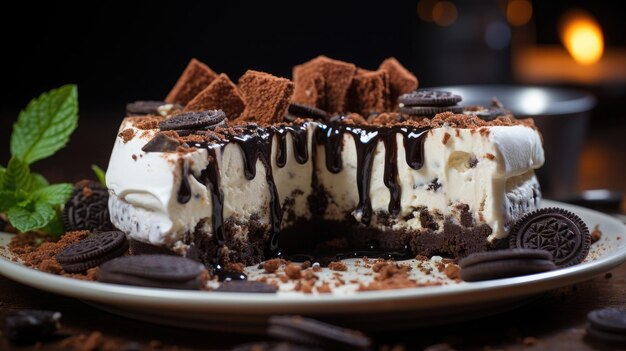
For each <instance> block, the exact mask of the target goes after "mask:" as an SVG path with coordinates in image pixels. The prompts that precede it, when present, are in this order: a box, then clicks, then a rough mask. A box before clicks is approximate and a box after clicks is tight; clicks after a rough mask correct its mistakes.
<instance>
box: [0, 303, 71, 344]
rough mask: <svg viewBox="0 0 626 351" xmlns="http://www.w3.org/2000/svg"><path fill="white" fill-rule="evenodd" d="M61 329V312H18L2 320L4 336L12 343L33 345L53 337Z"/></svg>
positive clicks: (11, 313)
mask: <svg viewBox="0 0 626 351" xmlns="http://www.w3.org/2000/svg"><path fill="white" fill-rule="evenodd" d="M60 327H61V312H56V311H45V310H19V311H13V312H10V313H9V314H8V315H7V316H6V317H5V319H4V335H5V336H6V337H7V339H9V340H10V341H11V342H14V343H34V342H37V341H42V340H43V339H45V338H48V337H50V336H51V335H53V334H54V333H55V332H56V331H57V330H59V328H60Z"/></svg>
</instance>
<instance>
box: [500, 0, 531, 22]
mask: <svg viewBox="0 0 626 351" xmlns="http://www.w3.org/2000/svg"><path fill="white" fill-rule="evenodd" d="M532 16H533V5H532V4H531V3H530V1H529V0H510V1H509V3H508V4H507V5H506V19H507V21H509V23H510V24H512V25H514V26H523V25H525V24H526V23H528V21H530V18H531V17H532Z"/></svg>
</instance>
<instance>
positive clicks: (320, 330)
mask: <svg viewBox="0 0 626 351" xmlns="http://www.w3.org/2000/svg"><path fill="white" fill-rule="evenodd" d="M267 332H268V334H269V335H270V336H272V337H274V338H278V339H281V340H285V341H291V342H296V343H300V344H305V345H311V346H315V347H320V348H322V349H324V350H370V349H371V347H372V340H371V339H370V338H369V337H367V336H366V335H364V334H362V333H361V332H358V331H355V330H351V329H345V328H341V327H338V326H334V325H331V324H327V323H323V322H320V321H317V320H314V319H310V318H303V317H300V316H273V317H270V319H269V327H268V330H267Z"/></svg>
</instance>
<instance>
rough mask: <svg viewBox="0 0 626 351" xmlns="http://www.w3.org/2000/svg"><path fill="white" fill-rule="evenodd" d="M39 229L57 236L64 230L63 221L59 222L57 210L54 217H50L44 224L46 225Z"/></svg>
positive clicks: (59, 217)
mask: <svg viewBox="0 0 626 351" xmlns="http://www.w3.org/2000/svg"><path fill="white" fill-rule="evenodd" d="M41 230H42V231H44V232H46V233H48V234H53V235H56V236H59V235H61V234H63V233H64V232H65V231H64V230H63V222H61V216H60V214H59V212H58V211H57V213H56V215H55V216H54V218H52V220H51V221H50V223H48V224H46V226H45V227H43V228H41Z"/></svg>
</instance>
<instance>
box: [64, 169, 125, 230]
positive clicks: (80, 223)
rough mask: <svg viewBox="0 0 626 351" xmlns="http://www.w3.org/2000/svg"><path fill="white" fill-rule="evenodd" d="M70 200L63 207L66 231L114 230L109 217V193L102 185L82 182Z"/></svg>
mask: <svg viewBox="0 0 626 351" xmlns="http://www.w3.org/2000/svg"><path fill="white" fill-rule="evenodd" d="M75 187H76V189H75V190H74V192H73V193H72V196H70V199H69V200H68V201H67V202H66V203H65V206H64V207H63V215H62V220H63V228H64V229H65V231H67V232H69V231H75V230H89V231H92V232H96V233H97V232H103V231H110V230H113V229H114V228H113V224H112V223H111V217H110V216H109V192H108V190H107V189H106V188H105V187H104V186H102V184H101V183H99V182H96V181H91V180H86V181H80V182H78V183H77V184H76V186H75Z"/></svg>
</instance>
